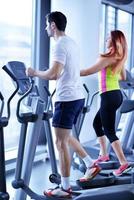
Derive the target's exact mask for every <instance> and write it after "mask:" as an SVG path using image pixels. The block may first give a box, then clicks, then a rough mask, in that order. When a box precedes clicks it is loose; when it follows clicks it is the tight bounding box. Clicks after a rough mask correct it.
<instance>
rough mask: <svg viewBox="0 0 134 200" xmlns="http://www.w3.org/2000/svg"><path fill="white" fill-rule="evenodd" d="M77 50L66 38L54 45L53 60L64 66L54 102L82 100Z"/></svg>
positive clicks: (69, 39) (70, 40)
mask: <svg viewBox="0 0 134 200" xmlns="http://www.w3.org/2000/svg"><path fill="white" fill-rule="evenodd" d="M79 58H80V56H79V49H78V46H77V44H76V43H75V42H74V41H73V40H72V39H71V38H70V37H68V36H62V37H60V38H59V40H58V41H57V43H56V46H55V49H54V54H53V60H54V61H57V62H60V63H62V64H63V65H64V68H63V71H62V73H61V75H60V77H59V78H58V80H57V84H56V91H57V92H56V101H73V100H77V99H82V98H84V96H83V93H82V86H81V81H80V67H79V63H80V62H79Z"/></svg>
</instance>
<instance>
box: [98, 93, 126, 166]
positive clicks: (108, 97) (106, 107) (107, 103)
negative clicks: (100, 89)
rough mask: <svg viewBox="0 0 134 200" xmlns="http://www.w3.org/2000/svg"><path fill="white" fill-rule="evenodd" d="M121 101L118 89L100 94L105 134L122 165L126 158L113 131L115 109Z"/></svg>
mask: <svg viewBox="0 0 134 200" xmlns="http://www.w3.org/2000/svg"><path fill="white" fill-rule="evenodd" d="M115 99H116V101H115ZM121 102H122V96H121V94H120V91H112V92H106V93H105V94H103V95H102V96H101V109H100V115H101V121H102V124H103V127H104V132H105V135H106V136H107V138H108V139H109V141H110V143H111V145H112V147H113V150H114V152H115V154H116V156H117V158H118V160H119V162H120V164H121V165H122V164H125V163H127V160H126V158H125V155H124V153H123V150H122V147H121V144H120V141H119V139H118V137H117V136H116V132H115V119H116V111H117V109H118V108H119V106H120V105H121Z"/></svg>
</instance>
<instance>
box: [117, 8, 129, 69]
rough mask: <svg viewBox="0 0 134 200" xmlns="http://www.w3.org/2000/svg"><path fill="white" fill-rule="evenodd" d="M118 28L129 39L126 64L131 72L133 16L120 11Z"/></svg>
mask: <svg viewBox="0 0 134 200" xmlns="http://www.w3.org/2000/svg"><path fill="white" fill-rule="evenodd" d="M117 28H118V29H119V30H122V31H123V33H124V34H125V36H126V38H127V44H128V59H127V62H126V67H127V69H128V70H130V67H131V63H130V56H131V36H132V35H131V32H132V31H131V30H132V15H131V14H129V13H127V12H124V11H121V10H119V11H118V24H117Z"/></svg>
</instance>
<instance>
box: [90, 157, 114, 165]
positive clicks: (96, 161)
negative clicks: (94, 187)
mask: <svg viewBox="0 0 134 200" xmlns="http://www.w3.org/2000/svg"><path fill="white" fill-rule="evenodd" d="M109 160H110V158H109V156H108V155H106V156H101V155H100V156H99V157H98V159H97V160H95V162H94V163H96V164H97V163H100V162H108V161H109Z"/></svg>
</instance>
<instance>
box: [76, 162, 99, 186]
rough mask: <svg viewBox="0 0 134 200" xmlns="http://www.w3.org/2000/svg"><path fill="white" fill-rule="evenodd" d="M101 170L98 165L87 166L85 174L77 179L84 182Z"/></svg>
mask: <svg viewBox="0 0 134 200" xmlns="http://www.w3.org/2000/svg"><path fill="white" fill-rule="evenodd" d="M100 171H101V167H99V165H97V164H94V165H93V166H92V167H90V168H87V170H86V173H85V175H84V176H83V177H82V178H80V179H79V181H80V182H86V181H90V180H91V179H93V178H94V177H95V176H96V175H97V174H98V173H99V172H100Z"/></svg>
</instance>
